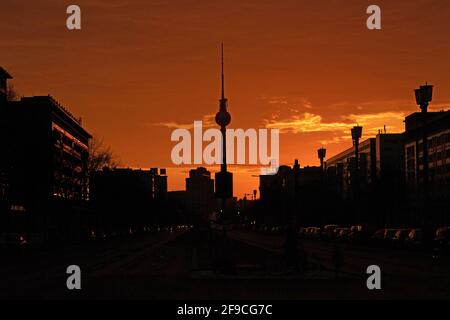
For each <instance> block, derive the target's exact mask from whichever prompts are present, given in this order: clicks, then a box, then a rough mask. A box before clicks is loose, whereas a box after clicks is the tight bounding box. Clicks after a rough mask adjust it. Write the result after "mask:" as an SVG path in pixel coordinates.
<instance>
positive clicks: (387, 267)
mask: <svg viewBox="0 0 450 320" xmlns="http://www.w3.org/2000/svg"><path fill="white" fill-rule="evenodd" d="M283 241H284V236H283V235H278V236H274V235H263V234H256V233H247V232H241V231H228V232H227V237H226V238H225V237H223V234H222V233H221V232H214V233H210V232H197V231H187V232H186V231H174V232H169V231H164V232H157V233H149V234H145V235H140V236H135V237H128V238H114V239H110V240H107V241H99V242H91V243H85V244H81V245H77V246H70V247H66V248H60V249H51V250H50V249H46V250H41V251H36V252H23V253H21V254H14V255H11V254H2V256H1V261H2V263H1V265H0V298H2V299H5V298H7V299H17V298H30V299H182V300H190V299H365V298H367V299H382V298H399V299H404V298H446V299H449V298H450V290H449V288H450V286H449V283H450V276H449V272H448V271H449V270H450V268H449V266H450V264H449V261H448V258H445V259H443V258H441V259H439V260H436V259H433V258H432V257H431V255H430V254H427V253H416V252H405V251H401V250H394V249H391V250H387V249H379V248H363V247H358V246H355V245H349V244H342V245H341V249H342V252H343V261H344V263H343V270H342V272H341V273H340V274H339V276H338V278H337V279H335V274H334V270H333V264H332V258H331V257H332V255H333V252H334V250H335V248H334V244H332V243H327V242H312V241H302V244H303V245H304V248H305V251H306V253H307V255H308V258H309V262H310V269H309V270H308V271H307V272H304V273H301V272H295V271H292V270H289V269H287V268H286V266H285V258H284V251H283ZM72 264H75V265H78V266H79V267H80V268H81V272H82V288H81V290H72V291H70V290H68V289H67V287H66V279H67V277H68V275H67V274H66V268H67V266H69V265H72ZM371 264H377V265H379V266H380V267H381V270H382V290H379V291H369V290H368V289H367V287H366V279H367V275H366V274H365V269H366V268H367V266H369V265H371ZM233 266H234V267H233Z"/></svg>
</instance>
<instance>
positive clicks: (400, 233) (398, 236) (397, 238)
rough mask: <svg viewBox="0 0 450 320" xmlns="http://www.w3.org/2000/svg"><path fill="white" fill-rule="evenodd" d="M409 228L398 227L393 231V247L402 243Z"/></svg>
mask: <svg viewBox="0 0 450 320" xmlns="http://www.w3.org/2000/svg"><path fill="white" fill-rule="evenodd" d="M410 231H411V229H398V230H397V231H396V232H395V235H394V237H393V238H392V245H393V246H394V247H401V246H403V245H404V241H405V239H406V237H407V236H408V234H409V232H410Z"/></svg>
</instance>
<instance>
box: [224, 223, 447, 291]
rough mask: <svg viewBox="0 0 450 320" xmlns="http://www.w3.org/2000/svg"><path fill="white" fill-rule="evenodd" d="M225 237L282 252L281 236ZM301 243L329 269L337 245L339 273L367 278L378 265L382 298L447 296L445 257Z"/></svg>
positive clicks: (234, 233) (235, 233) (236, 234)
mask: <svg viewBox="0 0 450 320" xmlns="http://www.w3.org/2000/svg"><path fill="white" fill-rule="evenodd" d="M229 236H230V237H232V238H233V239H235V240H238V241H241V242H245V243H248V244H251V245H253V246H256V247H259V248H264V249H266V250H270V251H273V252H279V253H281V252H283V243H284V240H285V237H284V235H270V234H260V233H250V232H242V231H232V232H229ZM301 245H302V246H303V248H304V250H305V251H306V254H307V256H308V257H309V259H310V260H311V261H317V262H319V263H320V264H321V265H322V266H324V267H325V268H329V269H333V270H334V264H333V256H334V254H335V252H336V248H337V247H338V248H339V250H340V252H341V255H342V260H343V265H342V272H343V273H344V274H347V275H351V276H354V277H356V278H360V279H363V280H364V279H366V278H367V277H368V276H367V275H366V270H367V267H368V266H370V265H377V266H379V267H380V269H381V272H382V290H381V295H380V296H382V297H386V298H398V297H404V298H442V299H449V298H450V272H449V271H450V257H449V256H442V257H436V256H433V253H431V252H417V251H408V250H405V249H401V248H377V247H368V246H362V245H355V244H349V243H333V242H326V241H314V240H303V241H301Z"/></svg>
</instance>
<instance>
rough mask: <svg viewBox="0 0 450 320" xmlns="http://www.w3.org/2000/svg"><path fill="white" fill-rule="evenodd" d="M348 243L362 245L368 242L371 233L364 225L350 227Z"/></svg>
mask: <svg viewBox="0 0 450 320" xmlns="http://www.w3.org/2000/svg"><path fill="white" fill-rule="evenodd" d="M347 238H348V241H350V242H352V243H362V242H366V241H367V239H368V238H369V233H368V229H367V227H364V226H362V225H354V226H351V227H350V233H349V235H348V236H347Z"/></svg>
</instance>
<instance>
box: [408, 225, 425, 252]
mask: <svg viewBox="0 0 450 320" xmlns="http://www.w3.org/2000/svg"><path fill="white" fill-rule="evenodd" d="M405 247H407V248H409V249H422V248H424V241H423V230H422V229H411V230H410V231H409V233H408V235H407V236H406V238H405Z"/></svg>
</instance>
